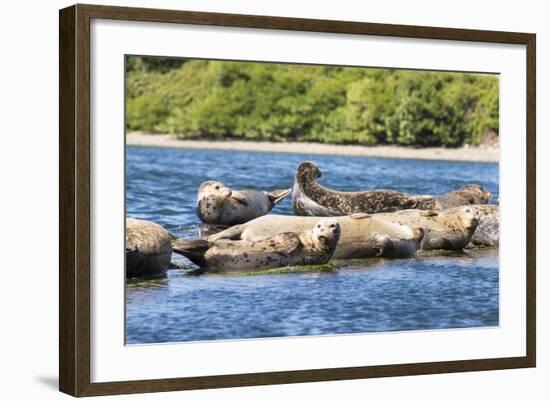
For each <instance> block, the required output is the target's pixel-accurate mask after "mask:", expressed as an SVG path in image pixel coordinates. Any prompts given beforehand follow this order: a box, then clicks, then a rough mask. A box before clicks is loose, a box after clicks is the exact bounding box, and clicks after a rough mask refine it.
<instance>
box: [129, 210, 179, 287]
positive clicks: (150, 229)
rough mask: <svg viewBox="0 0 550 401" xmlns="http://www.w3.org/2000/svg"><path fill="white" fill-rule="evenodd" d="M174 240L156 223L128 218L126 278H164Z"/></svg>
mask: <svg viewBox="0 0 550 401" xmlns="http://www.w3.org/2000/svg"><path fill="white" fill-rule="evenodd" d="M173 239H174V237H173V236H172V235H171V234H170V233H169V232H168V231H166V230H165V229H164V228H163V227H162V226H160V225H158V224H156V223H153V222H151V221H146V220H138V219H132V218H126V277H128V278H130V277H141V278H157V277H163V276H164V275H165V274H166V270H167V269H168V267H169V266H170V259H171V257H172V240H173Z"/></svg>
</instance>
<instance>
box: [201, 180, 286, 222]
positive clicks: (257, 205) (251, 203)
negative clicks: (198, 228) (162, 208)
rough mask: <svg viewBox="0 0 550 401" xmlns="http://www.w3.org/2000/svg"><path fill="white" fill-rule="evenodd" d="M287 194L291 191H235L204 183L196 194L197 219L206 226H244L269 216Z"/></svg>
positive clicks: (218, 184) (217, 182)
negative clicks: (257, 218)
mask: <svg viewBox="0 0 550 401" xmlns="http://www.w3.org/2000/svg"><path fill="white" fill-rule="evenodd" d="M290 192H291V189H275V190H273V191H270V192H266V191H254V190H251V189H245V190H242V191H235V190H231V189H230V188H228V187H226V186H225V185H223V184H222V183H221V182H219V181H205V182H203V183H202V184H201V186H200V187H199V190H198V192H197V216H198V217H199V218H200V219H201V221H202V222H203V223H208V224H221V225H225V226H232V225H234V224H242V223H246V222H247V221H250V220H252V219H255V218H256V217H260V216H263V215H265V214H267V213H269V212H270V211H271V209H273V207H275V205H276V204H277V203H279V202H280V201H282V200H283V199H284V198H285V197H286V196H287V195H288V194H289V193H290Z"/></svg>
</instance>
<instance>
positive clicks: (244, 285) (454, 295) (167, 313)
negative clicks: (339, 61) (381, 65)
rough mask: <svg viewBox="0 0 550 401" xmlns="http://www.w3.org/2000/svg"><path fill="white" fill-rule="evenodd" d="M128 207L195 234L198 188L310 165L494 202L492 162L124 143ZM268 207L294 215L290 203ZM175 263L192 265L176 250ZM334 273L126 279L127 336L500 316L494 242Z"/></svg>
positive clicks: (363, 180) (430, 324) (210, 335)
mask: <svg viewBox="0 0 550 401" xmlns="http://www.w3.org/2000/svg"><path fill="white" fill-rule="evenodd" d="M126 157H127V160H126V161H127V162H126V212H127V215H128V216H131V217H138V218H144V219H147V220H152V221H155V222H157V223H159V224H162V225H163V226H164V227H166V228H167V229H168V230H170V231H171V232H172V233H174V234H175V235H177V236H181V237H187V238H193V237H194V236H196V235H197V230H198V225H199V221H198V219H197V217H196V215H195V202H196V198H195V197H196V189H197V188H198V186H199V185H200V184H201V183H202V182H203V181H205V180H209V179H215V180H219V181H222V182H223V183H225V184H226V185H228V186H230V187H234V188H238V189H241V188H256V189H262V190H270V189H275V188H285V187H286V188H288V187H292V183H293V176H294V171H295V168H296V166H297V165H298V164H299V163H300V162H301V161H303V160H313V161H315V162H316V163H317V164H318V165H319V167H320V168H321V171H322V172H323V177H322V178H321V179H320V182H321V183H322V184H323V185H325V186H328V187H331V188H335V189H340V190H346V191H350V190H358V189H376V188H387V189H394V190H398V191H404V192H409V193H415V194H439V193H443V192H446V191H449V190H452V189H456V188H458V187H460V186H462V185H464V184H467V183H478V184H480V185H482V186H484V187H485V188H487V189H488V190H489V191H491V192H492V193H493V199H497V198H498V195H499V193H498V164H489V163H465V162H445V161H424V160H400V159H384V158H365V157H343V156H321V155H300V154H284V153H256V152H227V151H207V150H184V149H160V148H133V147H129V148H128V149H127V154H126ZM272 213H278V214H292V209H291V202H290V199H287V200H285V201H283V202H282V203H281V204H280V205H278V206H277V207H276V208H275V209H274V210H273V212H272ZM173 262H175V263H177V264H180V265H184V266H188V267H190V266H192V265H191V263H190V262H188V261H187V260H185V259H184V258H182V257H179V256H177V255H176V256H174V257H173ZM339 267H340V268H339V269H337V270H336V271H335V272H332V273H300V274H284V275H265V276H228V275H201V276H196V275H192V274H189V272H188V270H186V269H177V270H170V271H169V272H168V276H167V278H164V279H160V280H154V281H138V282H136V281H132V282H129V283H128V285H127V290H126V341H127V343H129V344H140V343H159V342H175V341H190V340H195V341H196V340H216V339H218V340H219V339H237V338H258V337H276V336H299V335H320V334H337V333H364V332H376V331H395V330H421V329H442V328H464V327H486V326H495V325H498V323H499V272H498V250H477V251H466V252H464V253H428V254H422V255H417V256H415V257H414V258H411V259H404V260H382V259H372V260H364V261H353V262H345V263H343V264H340V265H339Z"/></svg>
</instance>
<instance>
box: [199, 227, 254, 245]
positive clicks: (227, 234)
mask: <svg viewBox="0 0 550 401" xmlns="http://www.w3.org/2000/svg"><path fill="white" fill-rule="evenodd" d="M244 229H245V226H244V224H237V225H236V226H233V227H229V228H228V229H226V230H223V231H221V232H219V233H216V234H211V235H209V236H208V237H207V239H208V241H211V242H212V241H218V240H221V239H232V240H239V239H242V238H241V234H242V233H243V231H244Z"/></svg>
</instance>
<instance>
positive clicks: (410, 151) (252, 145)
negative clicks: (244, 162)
mask: <svg viewBox="0 0 550 401" xmlns="http://www.w3.org/2000/svg"><path fill="white" fill-rule="evenodd" d="M126 145H127V146H145V147H161V148H185V149H215V150H240V151H253V152H283V153H309V154H319V155H341V156H363V157H387V158H398V159H421V160H448V161H470V162H486V163H498V161H499V153H500V152H499V148H498V147H497V148H483V147H462V148H455V149H448V148H421V149H414V148H405V147H399V146H360V145H331V144H324V143H311V142H252V141H233V140H228V141H200V140H182V139H177V138H175V137H174V136H171V135H166V134H144V133H140V132H134V133H129V134H128V135H126Z"/></svg>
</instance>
